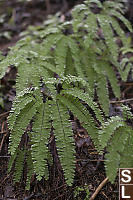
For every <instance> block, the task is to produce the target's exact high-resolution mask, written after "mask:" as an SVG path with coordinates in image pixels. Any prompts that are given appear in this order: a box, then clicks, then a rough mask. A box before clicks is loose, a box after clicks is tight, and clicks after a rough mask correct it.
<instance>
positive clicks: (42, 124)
mask: <svg viewBox="0 0 133 200" xmlns="http://www.w3.org/2000/svg"><path fill="white" fill-rule="evenodd" d="M50 109H51V108H50V105H49V103H48V101H47V102H46V103H44V104H41V105H40V107H39V108H38V109H37V113H36V115H35V116H34V122H33V126H32V132H31V142H32V146H31V154H32V160H33V166H34V171H35V173H36V175H37V179H38V180H41V179H42V177H43V176H44V177H45V178H46V179H48V169H47V154H48V147H47V145H48V140H49V137H50V130H51V122H50V119H49V112H50Z"/></svg>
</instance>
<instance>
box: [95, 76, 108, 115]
mask: <svg viewBox="0 0 133 200" xmlns="http://www.w3.org/2000/svg"><path fill="white" fill-rule="evenodd" d="M96 90H97V95H98V100H99V103H100V105H101V107H102V109H103V111H104V113H105V115H107V116H108V115H109V98H108V88H107V78H106V77H105V76H104V75H99V76H97V89H96Z"/></svg>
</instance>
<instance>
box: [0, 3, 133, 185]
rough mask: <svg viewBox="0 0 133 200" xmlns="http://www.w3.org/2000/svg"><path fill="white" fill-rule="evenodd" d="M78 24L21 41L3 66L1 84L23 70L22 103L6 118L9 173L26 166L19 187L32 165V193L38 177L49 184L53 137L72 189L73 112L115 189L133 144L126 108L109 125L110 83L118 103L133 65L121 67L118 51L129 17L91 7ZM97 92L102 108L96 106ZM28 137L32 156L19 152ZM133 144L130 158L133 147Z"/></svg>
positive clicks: (78, 11) (77, 12)
mask: <svg viewBox="0 0 133 200" xmlns="http://www.w3.org/2000/svg"><path fill="white" fill-rule="evenodd" d="M95 6H97V8H98V11H97V12H95V10H94V8H95ZM72 17H73V18H72V20H71V21H69V22H65V23H60V22H59V23H57V24H58V27H55V26H54V25H53V23H52V26H46V24H45V25H44V27H45V29H44V27H42V28H41V29H39V30H38V32H37V33H38V34H37V35H36V34H35V33H34V34H33V36H26V37H25V38H23V39H21V40H20V41H19V42H17V44H16V46H14V47H12V48H11V49H10V51H9V53H8V55H7V56H6V57H5V58H4V57H3V56H2V57H1V60H0V78H2V77H3V76H4V75H5V73H6V71H7V69H8V67H9V66H15V67H16V68H17V80H16V98H15V100H14V102H13V105H12V109H11V112H10V115H9V118H8V124H9V126H8V127H9V130H10V132H11V133H10V144H9V153H10V154H11V160H10V163H9V169H11V168H12V166H13V164H14V162H16V170H17V169H18V168H19V165H21V167H20V169H19V170H18V173H17V174H16V176H15V180H16V181H19V180H20V178H21V177H22V176H21V174H22V171H23V165H22V163H23V162H24V163H25V162H26V163H27V188H29V184H30V179H31V176H32V174H34V173H35V174H36V177H37V179H38V180H41V178H42V177H45V179H46V180H47V179H48V163H49V157H50V152H49V149H48V144H49V138H50V133H51V131H52V132H53V134H54V137H55V140H56V147H57V153H58V156H59V159H60V163H61V165H62V169H63V171H64V176H65V179H66V182H67V184H68V185H71V184H72V183H73V178H74V171H75V146H74V139H73V131H72V125H71V121H70V116H69V111H71V112H72V113H73V115H74V116H76V117H77V118H78V119H79V121H80V123H81V125H82V126H83V127H84V128H85V129H86V130H87V132H88V134H89V135H90V136H91V138H92V140H93V142H94V144H95V146H96V147H97V149H98V150H103V149H104V148H107V151H108V153H107V155H106V161H105V164H106V172H107V175H108V176H109V178H110V180H111V181H112V182H113V181H114V179H115V177H116V174H117V168H118V167H119V166H124V163H125V162H124V159H123V156H124V158H125V154H124V151H125V148H124V145H127V144H128V141H129V139H130V137H131V136H130V134H129V132H132V129H131V128H130V126H129V124H127V122H126V120H127V119H128V118H130V119H132V114H131V112H130V110H129V108H128V107H125V106H123V107H122V109H123V115H122V117H119V116H116V117H112V118H107V117H108V116H109V106H110V105H109V90H108V83H110V85H111V87H112V91H113V93H114V95H115V97H116V98H120V95H121V93H120V87H119V84H118V81H117V77H116V73H115V71H118V72H119V73H120V75H121V78H122V79H123V80H124V81H125V80H126V79H127V76H128V74H129V72H130V70H131V67H132V66H131V60H130V59H127V58H125V55H124V56H123V59H122V61H121V63H119V62H118V60H119V55H120V53H121V51H122V48H120V47H119V46H118V45H117V42H116V41H117V38H119V39H120V40H121V42H122V45H123V49H124V48H127V49H128V43H127V38H126V36H125V33H124V31H123V30H122V28H121V26H120V24H119V20H120V21H121V23H122V24H123V25H125V26H126V28H127V29H128V30H129V31H132V28H131V25H130V23H129V22H128V21H127V20H126V19H125V17H124V16H123V7H122V4H121V3H118V4H117V3H115V2H111V1H105V2H103V3H101V2H100V1H98V0H87V1H85V2H84V4H81V5H78V6H75V8H74V9H73V11H72ZM26 34H27V33H26ZM123 54H124V53H123ZM125 66H126V68H125ZM114 69H115V70H114ZM95 92H96V94H97V97H98V104H97V103H96V102H94V97H95ZM100 108H101V110H100ZM105 116H106V117H105ZM104 117H105V118H104ZM29 127H30V130H29ZM24 133H27V134H28V136H29V143H28V147H27V148H28V150H27V149H26V150H22V149H21V150H20V146H21V139H22V138H23V135H24ZM119 138H120V140H119ZM129 142H130V146H129V147H128V148H127V150H126V152H127V154H128V155H129V153H130V152H131V148H132V140H131V141H129ZM117 144H119V145H117ZM25 151H26V152H25ZM21 155H22V156H21ZM50 160H52V159H50ZM129 165H130V166H131V165H132V161H129ZM111 167H112V169H111Z"/></svg>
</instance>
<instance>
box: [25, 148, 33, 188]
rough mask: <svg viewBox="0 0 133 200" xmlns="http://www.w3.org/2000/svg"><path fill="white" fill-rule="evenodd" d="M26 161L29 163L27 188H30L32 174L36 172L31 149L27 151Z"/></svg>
mask: <svg viewBox="0 0 133 200" xmlns="http://www.w3.org/2000/svg"><path fill="white" fill-rule="evenodd" d="M26 163H27V178H26V187H25V189H26V190H30V182H31V178H32V175H33V174H34V167H33V160H32V156H31V151H30V150H29V151H27V152H26Z"/></svg>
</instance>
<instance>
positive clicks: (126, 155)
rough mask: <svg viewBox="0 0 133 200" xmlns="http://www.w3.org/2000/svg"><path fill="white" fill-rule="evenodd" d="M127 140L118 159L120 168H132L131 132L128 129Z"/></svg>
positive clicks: (132, 147)
mask: <svg viewBox="0 0 133 200" xmlns="http://www.w3.org/2000/svg"><path fill="white" fill-rule="evenodd" d="M127 134H128V139H127V140H126V142H125V145H124V150H123V152H122V155H121V159H120V168H124V167H125V166H126V167H127V168H132V167H133V155H132V152H133V130H132V129H131V128H130V129H129V127H128V133H127Z"/></svg>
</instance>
